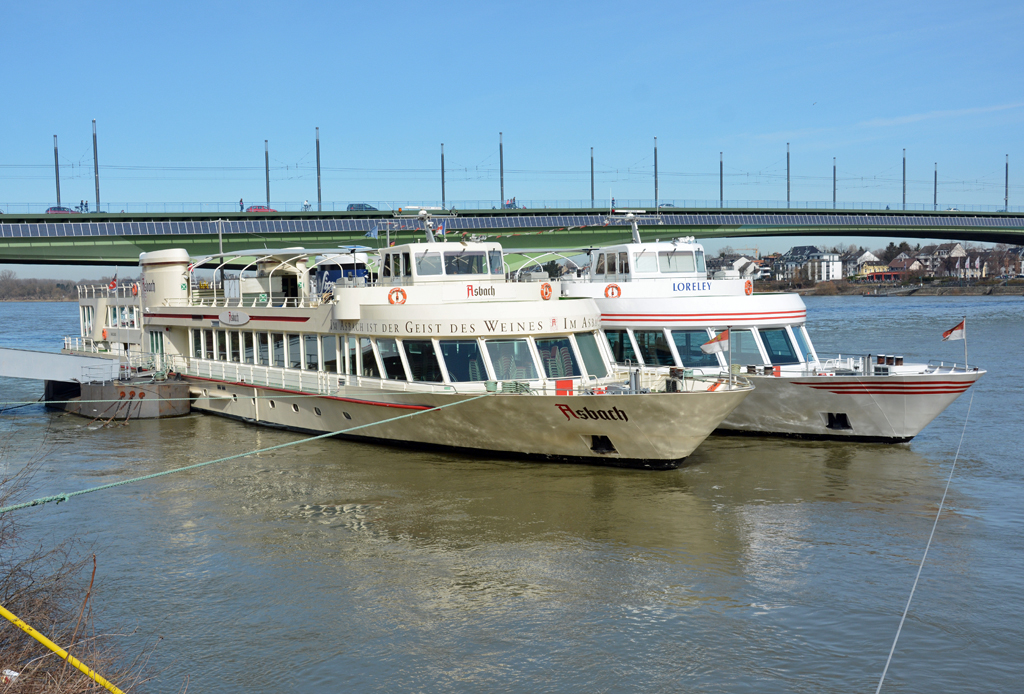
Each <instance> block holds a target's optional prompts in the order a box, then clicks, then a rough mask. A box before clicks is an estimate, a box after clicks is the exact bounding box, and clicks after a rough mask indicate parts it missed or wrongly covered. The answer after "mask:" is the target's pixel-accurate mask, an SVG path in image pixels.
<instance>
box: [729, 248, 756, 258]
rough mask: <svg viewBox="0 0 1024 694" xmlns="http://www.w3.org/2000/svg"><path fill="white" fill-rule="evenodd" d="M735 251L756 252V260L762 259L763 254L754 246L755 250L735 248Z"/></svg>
mask: <svg viewBox="0 0 1024 694" xmlns="http://www.w3.org/2000/svg"><path fill="white" fill-rule="evenodd" d="M733 250H734V251H754V260H760V259H761V254H760V252H759V251H758V248H757V246H754V247H753V248H733Z"/></svg>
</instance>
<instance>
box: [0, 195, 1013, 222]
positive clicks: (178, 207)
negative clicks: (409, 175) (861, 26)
mask: <svg viewBox="0 0 1024 694" xmlns="http://www.w3.org/2000/svg"><path fill="white" fill-rule="evenodd" d="M351 204H353V203H351V202H349V201H341V202H325V203H323V204H322V206H321V207H320V209H321V210H322V211H324V212H345V211H348V207H349V205H351ZM358 204H367V205H369V206H370V207H372V208H374V209H375V210H377V211H382V212H390V211H397V210H399V209H402V210H406V209H410V208H413V209H418V208H435V209H437V210H438V211H440V210H442V209H447V210H456V211H461V210H499V209H510V206H509V205H505V206H503V205H502V204H501V202H500V201H497V200H449V201H446V203H445V205H443V206H442V205H441V201H440V200H374V201H364V202H361V203H358ZM50 207H53V203H45V202H0V212H3V213H7V214H43V213H45V212H46V211H47V209H49V208H50ZM65 207H66V206H65ZM77 207H78V206H77V205H76V206H75V207H73V208H69V209H72V210H73V212H72V214H79V212H78V211H77ZM244 207H248V206H247V205H246V206H244ZM270 207H271V208H272V209H273V210H274V211H276V212H303V211H306V212H310V213H311V214H312V213H315V212H317V211H318V210H317V205H315V204H314V205H312V207H311V208H309V209H307V208H306V207H305V203H303V202H295V201H285V202H274V203H271V205H270ZM655 207H659V208H661V209H663V210H664V211H671V210H672V209H673V208H676V209H713V208H719V209H731V210H735V209H758V210H785V209H791V210H833V209H835V210H894V211H903V210H906V211H916V212H936V211H940V212H948V211H954V212H1006V211H1009V212H1017V213H1020V212H1024V206H1020V205H1010V207H1009V210H1007V208H1006V206H1005V205H1001V204H998V205H981V204H974V203H959V202H958V203H950V202H944V203H941V204H938V205H935V204H932V203H910V202H908V203H906V204H905V205H904V204H903V203H902V202H838V203H833V202H832V201H831V200H829V201H793V202H786V201H785V200H725V201H720V200H700V199H659V200H658V203H657V205H655V201H654V200H653V199H652V198H615V199H613V200H608V199H605V200H594V201H591V200H589V199H584V200H580V199H559V198H550V199H549V198H544V199H533V200H516V203H515V208H516V209H527V210H543V209H569V210H574V209H579V210H588V209H598V210H607V209H611V208H618V209H625V208H643V209H654V208H655ZM240 211H244V209H243V210H239V205H238V203H237V202H110V203H103V204H102V205H101V206H100V209H99V210H97V209H95V208H90V212H103V213H104V214H108V213H109V214H117V213H125V214H173V213H201V214H214V213H220V212H235V213H237V212H240ZM360 211H361V210H354V211H353V213H354V214H355V213H358V212H360ZM365 211H369V210H365ZM82 214H85V215H87V214H89V213H82ZM248 214H249V215H250V216H252V217H256V218H258V217H259V216H260V215H261V214H263V213H262V212H250V213H248ZM0 219H2V218H0Z"/></svg>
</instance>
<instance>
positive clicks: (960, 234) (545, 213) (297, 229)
mask: <svg viewBox="0 0 1024 694" xmlns="http://www.w3.org/2000/svg"><path fill="white" fill-rule="evenodd" d="M432 214H433V215H434V220H435V221H438V222H441V221H444V222H445V224H446V226H447V227H448V229H449V238H451V237H453V236H454V237H455V238H462V237H463V236H464V235H467V236H468V235H473V236H479V237H484V238H486V239H488V240H497V241H499V242H500V243H501V244H502V245H503V247H505V248H506V249H509V250H516V249H552V250H555V249H575V248H587V247H592V246H602V245H608V244H613V243H619V242H622V241H626V240H628V239H629V238H630V227H629V224H628V222H627V221H626V220H625V219H624V218H623V217H622V216H621V215H618V214H616V215H609V211H608V210H601V209H594V210H580V209H571V210H555V209H544V210H472V211H459V212H458V213H456V214H450V213H446V212H443V211H433V212H432ZM637 219H638V221H639V223H640V232H641V235H642V237H643V238H645V239H648V238H649V239H657V238H660V239H667V238H673V237H677V236H694V237H696V238H698V239H710V238H742V237H758V236H792V237H793V238H794V240H797V239H799V237H802V236H835V237H837V238H842V237H853V236H871V237H895V238H901V239H910V238H921V239H945V240H958V241H982V242H994V243H1007V244H1011V245H1021V244H1024V214H1022V213H1016V212H1011V213H1002V212H987V213H985V212H958V211H938V212H919V211H907V212H904V211H895V210H885V211H876V210H872V211H865V210H841V209H836V210H832V209H828V210H785V209H781V210H780V209H771V210H764V209H718V208H712V209H682V208H672V209H670V210H664V209H662V210H660V214H659V211H658V210H653V209H652V210H645V211H644V212H643V213H641V214H637ZM218 220H220V221H221V224H220V226H221V229H222V231H223V233H222V238H223V248H224V250H225V251H232V250H240V249H246V248H259V247H267V248H275V247H277V248H280V247H287V246H302V247H307V248H327V247H335V246H343V245H350V244H361V245H368V246H383V245H385V244H386V243H387V241H388V240H390V241H396V242H399V243H404V242H408V241H411V240H415V239H421V238H423V231H422V224H421V223H420V222H419V221H418V220H417V219H416V218H415V217H414V216H410V215H399V216H396V215H395V214H394V213H391V212H370V213H367V212H358V213H355V212H330V213H318V212H291V213H237V212H236V213H226V214H225V213H220V214H194V213H175V214H84V215H77V214H76V215H18V216H15V215H3V216H2V217H0V262H4V263H24V264H33V263H52V264H69V265H88V264H103V265H112V264H121V265H125V264H128V265H134V264H135V263H136V262H137V261H138V257H139V254H140V253H143V252H149V251H155V250H160V249H165V248H185V249H187V250H188V252H189V253H191V254H192V255H209V254H213V253H216V252H218V248H219V241H218V236H217V234H216V233H212V230H214V229H215V228H216V223H217V222H218ZM275 226H276V227H281V228H282V230H280V231H278V230H273V227H275ZM326 226H333V227H338V228H336V229H332V230H324V229H319V228H317V227H326ZM255 227H259V228H260V231H259V232H256V231H247V229H249V228H255ZM263 227H267V228H269V229H271V230H264V228H263ZM373 227H377V238H376V239H373V238H369V237H367V234H368V233H370V232H369V230H370V229H372V228H373ZM170 229H176V230H177V229H181V230H182V231H175V233H169V230H170ZM185 229H187V230H188V231H185ZM161 230H167V233H164V232H162V231H161Z"/></svg>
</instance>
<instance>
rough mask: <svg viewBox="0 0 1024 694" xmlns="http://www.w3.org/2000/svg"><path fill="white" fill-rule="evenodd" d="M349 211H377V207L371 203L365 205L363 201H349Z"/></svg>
mask: <svg viewBox="0 0 1024 694" xmlns="http://www.w3.org/2000/svg"><path fill="white" fill-rule="evenodd" d="M348 211H349V212H377V208H376V207H374V206H373V205H367V204H366V203H365V202H353V203H349V206H348Z"/></svg>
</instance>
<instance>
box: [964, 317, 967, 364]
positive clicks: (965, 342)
mask: <svg viewBox="0 0 1024 694" xmlns="http://www.w3.org/2000/svg"><path fill="white" fill-rule="evenodd" d="M964 371H967V316H964Z"/></svg>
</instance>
